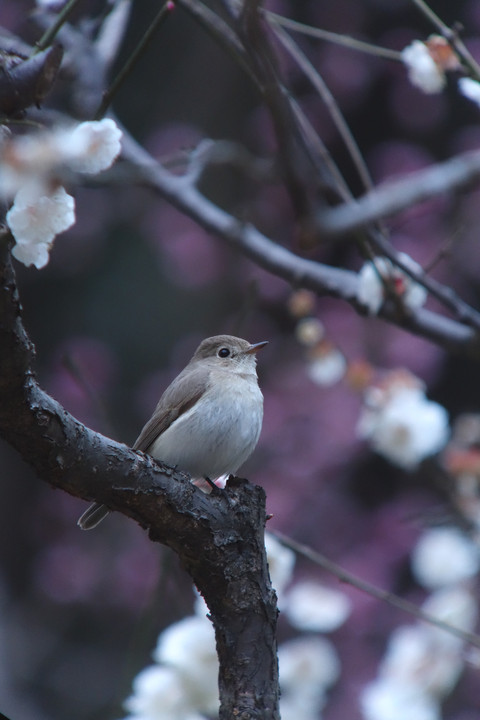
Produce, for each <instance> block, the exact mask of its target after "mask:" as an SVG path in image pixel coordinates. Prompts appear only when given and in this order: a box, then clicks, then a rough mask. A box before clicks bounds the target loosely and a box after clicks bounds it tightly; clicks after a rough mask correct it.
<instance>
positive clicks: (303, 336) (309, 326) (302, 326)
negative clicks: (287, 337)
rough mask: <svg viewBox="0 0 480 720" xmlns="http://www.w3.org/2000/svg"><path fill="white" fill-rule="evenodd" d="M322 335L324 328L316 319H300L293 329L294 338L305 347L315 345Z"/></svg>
mask: <svg viewBox="0 0 480 720" xmlns="http://www.w3.org/2000/svg"><path fill="white" fill-rule="evenodd" d="M324 335H325V328H324V327H323V325H322V323H321V322H320V320H318V319H317V318H313V317H306V318H302V319H301V320H299V321H298V323H297V325H296V327H295V337H296V338H297V340H298V342H299V343H300V344H301V345H305V346H306V347H313V346H315V345H317V344H318V343H319V342H320V340H322V338H323V337H324Z"/></svg>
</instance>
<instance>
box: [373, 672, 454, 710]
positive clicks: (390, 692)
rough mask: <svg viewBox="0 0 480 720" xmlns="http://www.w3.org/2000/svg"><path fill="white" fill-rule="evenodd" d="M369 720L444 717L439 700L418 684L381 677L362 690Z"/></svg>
mask: <svg viewBox="0 0 480 720" xmlns="http://www.w3.org/2000/svg"><path fill="white" fill-rule="evenodd" d="M360 707H361V711H362V716H363V718H364V719H365V720H442V716H441V712H440V708H439V705H438V702H437V701H436V700H435V699H434V698H432V697H431V696H430V695H429V694H428V693H426V692H424V691H423V690H422V688H420V687H418V685H410V684H408V683H402V682H397V681H396V680H392V679H389V678H379V679H377V680H374V681H373V682H371V683H369V684H368V685H367V686H366V687H365V688H364V689H363V691H362V694H361V697H360Z"/></svg>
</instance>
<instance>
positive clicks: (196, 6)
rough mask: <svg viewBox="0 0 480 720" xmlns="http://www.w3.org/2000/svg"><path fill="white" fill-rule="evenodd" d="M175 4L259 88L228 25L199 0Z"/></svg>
mask: <svg viewBox="0 0 480 720" xmlns="http://www.w3.org/2000/svg"><path fill="white" fill-rule="evenodd" d="M177 4H178V5H180V6H181V7H183V8H184V9H185V10H187V11H188V12H189V13H190V14H191V15H192V17H193V18H195V20H197V22H199V23H200V24H201V25H202V27H203V28H204V29H205V30H206V31H207V32H208V34H209V35H210V36H211V37H212V38H213V39H214V40H216V41H217V42H219V43H220V45H221V46H222V48H223V49H224V50H225V51H226V52H227V53H228V54H229V55H230V57H232V58H233V59H234V60H235V62H237V63H238V65H239V66H240V67H241V68H242V69H243V70H244V71H245V72H246V73H247V74H248V76H249V77H250V79H251V80H253V82H254V83H255V85H256V86H257V87H258V88H259V89H260V90H261V85H260V82H259V79H258V78H257V77H256V75H255V73H254V72H253V70H252V67H251V65H250V62H249V60H248V58H247V54H246V52H245V48H244V47H243V45H242V43H241V42H240V40H239V39H238V37H237V35H236V34H235V32H234V31H233V30H232V28H231V27H230V25H227V23H226V22H225V21H224V20H222V18H220V17H219V16H218V15H217V14H216V13H214V12H213V11H212V10H210V8H209V7H207V6H206V5H204V4H203V3H202V2H201V1H200V0H177Z"/></svg>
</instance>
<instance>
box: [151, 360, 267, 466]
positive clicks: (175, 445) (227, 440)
mask: <svg viewBox="0 0 480 720" xmlns="http://www.w3.org/2000/svg"><path fill="white" fill-rule="evenodd" d="M262 420H263V395H262V393H261V391H260V388H259V387H258V384H257V381H256V375H253V374H249V375H241V374H231V373H229V374H228V377H224V376H223V377H222V375H219V376H218V377H212V379H211V382H210V383H209V386H208V388H207V390H206V392H205V393H204V394H203V395H202V397H201V398H200V400H199V401H198V402H197V403H196V404H195V405H194V406H193V407H192V408H190V410H188V411H187V412H186V413H184V414H183V415H181V416H180V417H179V418H177V420H175V421H174V422H173V423H172V425H171V426H170V427H169V428H168V429H167V430H166V431H165V432H164V433H162V435H160V436H159V437H158V438H157V440H155V442H154V443H153V444H152V447H151V448H150V453H151V454H152V455H153V456H154V457H156V458H157V459H159V460H163V461H164V462H166V463H168V464H169V465H174V466H178V468H179V469H181V470H186V471H187V472H189V473H190V474H191V475H192V476H193V477H209V478H210V479H215V478H217V477H220V476H221V475H224V474H228V473H235V472H236V471H237V470H238V468H239V467H240V466H241V465H242V464H243V463H244V462H245V460H246V459H247V458H248V457H249V455H250V454H251V453H252V452H253V450H254V448H255V446H256V444H257V441H258V438H259V435H260V430H261V427H262Z"/></svg>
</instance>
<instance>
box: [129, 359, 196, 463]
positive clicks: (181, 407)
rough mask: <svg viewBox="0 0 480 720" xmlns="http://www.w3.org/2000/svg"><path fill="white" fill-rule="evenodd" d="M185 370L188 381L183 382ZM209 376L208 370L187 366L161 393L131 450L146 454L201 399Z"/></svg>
mask: <svg viewBox="0 0 480 720" xmlns="http://www.w3.org/2000/svg"><path fill="white" fill-rule="evenodd" d="M187 369H188V380H187V381H185V373H186V372H187ZM209 374H210V373H209V370H208V369H207V368H205V367H202V368H199V369H198V370H192V368H191V367H189V366H188V365H187V367H186V368H185V370H183V371H182V372H181V373H180V375H178V377H177V378H175V380H174V381H173V382H172V384H171V385H169V386H168V388H167V389H166V390H165V392H164V393H163V395H162V397H161V398H160V400H159V401H158V405H157V407H156V408H155V412H154V413H153V415H152V417H151V418H150V420H149V421H148V422H147V423H146V424H145V426H144V427H143V429H142V431H141V433H140V435H139V436H138V438H137V439H136V440H135V444H134V445H133V449H134V450H143V451H144V452H148V449H149V447H150V445H152V443H153V442H154V441H155V440H156V439H157V438H158V436H159V435H161V434H162V433H163V432H165V430H167V428H169V427H170V425H171V424H172V423H173V422H174V421H175V420H176V419H177V418H178V417H180V415H183V414H184V413H186V412H187V410H190V408H191V407H193V405H195V403H196V402H197V401H198V400H199V398H201V396H202V395H203V393H204V392H205V389H206V387H207V382H208V376H209Z"/></svg>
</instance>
